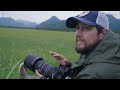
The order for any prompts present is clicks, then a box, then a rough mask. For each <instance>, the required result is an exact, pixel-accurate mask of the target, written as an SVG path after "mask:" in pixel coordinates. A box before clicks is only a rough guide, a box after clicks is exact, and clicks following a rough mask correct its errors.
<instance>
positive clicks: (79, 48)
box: [75, 40, 100, 54]
mask: <svg viewBox="0 0 120 90" xmlns="http://www.w3.org/2000/svg"><path fill="white" fill-rule="evenodd" d="M99 42H100V41H99V40H96V41H95V42H94V43H91V44H87V42H86V41H85V40H81V41H77V40H76V46H75V50H76V52H77V53H80V54H87V53H89V52H91V51H92V50H93V49H94V48H95V47H96V46H97V45H98V43H99Z"/></svg>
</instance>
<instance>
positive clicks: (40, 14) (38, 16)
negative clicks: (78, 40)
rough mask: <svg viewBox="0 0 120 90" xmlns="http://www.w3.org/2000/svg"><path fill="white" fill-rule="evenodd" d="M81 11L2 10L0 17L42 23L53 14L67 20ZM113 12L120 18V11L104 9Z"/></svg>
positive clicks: (109, 12) (108, 12)
mask: <svg viewBox="0 0 120 90" xmlns="http://www.w3.org/2000/svg"><path fill="white" fill-rule="evenodd" d="M80 12H81V11H0V17H11V18H13V19H15V20H18V19H22V20H27V21H31V22H36V23H41V22H43V21H45V20H47V19H49V18H50V17H52V16H56V17H58V18H59V19H60V20H65V19H67V18H69V17H71V16H76V15H79V14H80ZM102 12H104V13H107V14H112V15H113V16H114V17H116V18H119V19H120V11H102Z"/></svg>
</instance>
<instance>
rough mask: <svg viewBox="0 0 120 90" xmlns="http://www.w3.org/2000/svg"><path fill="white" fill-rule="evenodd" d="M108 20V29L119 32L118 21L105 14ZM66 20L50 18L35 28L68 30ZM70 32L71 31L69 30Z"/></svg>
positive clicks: (119, 23)
mask: <svg viewBox="0 0 120 90" xmlns="http://www.w3.org/2000/svg"><path fill="white" fill-rule="evenodd" d="M106 15H107V16H108V19H109V22H110V23H109V25H110V29H111V30H113V31H118V30H120V19H117V18H115V17H113V16H112V15H110V14H106ZM65 22H66V20H59V19H58V18H57V17H56V16H53V17H51V18H50V19H48V20H46V21H44V22H42V23H40V24H38V25H37V27H36V28H46V29H48V28H49V29H64V30H65V29H68V28H67V27H66V24H65ZM71 30H72V29H71Z"/></svg>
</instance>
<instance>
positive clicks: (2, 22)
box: [0, 17, 37, 28]
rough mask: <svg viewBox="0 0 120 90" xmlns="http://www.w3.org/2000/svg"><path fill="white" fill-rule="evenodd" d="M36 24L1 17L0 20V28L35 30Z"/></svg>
mask: <svg viewBox="0 0 120 90" xmlns="http://www.w3.org/2000/svg"><path fill="white" fill-rule="evenodd" d="M36 25H37V24H36V23H33V22H29V21H23V20H14V19H12V18H10V17H1V18H0V26H6V27H25V28H35V27H36Z"/></svg>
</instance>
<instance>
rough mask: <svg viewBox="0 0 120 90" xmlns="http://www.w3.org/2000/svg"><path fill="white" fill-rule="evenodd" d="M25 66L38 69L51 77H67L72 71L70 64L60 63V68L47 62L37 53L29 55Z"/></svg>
mask: <svg viewBox="0 0 120 90" xmlns="http://www.w3.org/2000/svg"><path fill="white" fill-rule="evenodd" d="M24 66H25V67H26V68H28V69H29V70H31V71H33V72H35V70H38V72H39V73H41V74H42V75H43V76H44V77H46V78H49V79H65V78H66V77H67V75H68V74H69V71H70V65H66V66H62V65H60V67H59V68H56V67H53V66H51V65H49V64H47V63H46V62H45V60H43V58H41V57H38V56H35V55H27V56H26V57H25V60H24Z"/></svg>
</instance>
